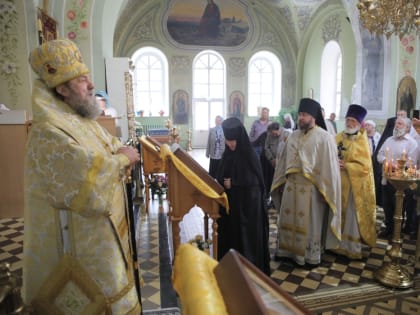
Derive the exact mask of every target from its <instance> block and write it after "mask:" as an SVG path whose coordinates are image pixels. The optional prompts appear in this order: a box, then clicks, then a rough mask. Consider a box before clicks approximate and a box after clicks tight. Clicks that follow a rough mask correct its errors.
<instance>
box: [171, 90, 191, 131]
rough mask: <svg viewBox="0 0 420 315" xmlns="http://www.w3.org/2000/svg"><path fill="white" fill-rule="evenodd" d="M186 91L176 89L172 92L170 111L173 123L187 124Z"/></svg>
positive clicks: (187, 106)
mask: <svg viewBox="0 0 420 315" xmlns="http://www.w3.org/2000/svg"><path fill="white" fill-rule="evenodd" d="M188 102H189V101H188V93H187V92H186V91H184V90H177V91H175V92H174V100H173V104H172V113H173V120H174V124H176V125H186V124H188V111H189V105H188V104H189V103H188Z"/></svg>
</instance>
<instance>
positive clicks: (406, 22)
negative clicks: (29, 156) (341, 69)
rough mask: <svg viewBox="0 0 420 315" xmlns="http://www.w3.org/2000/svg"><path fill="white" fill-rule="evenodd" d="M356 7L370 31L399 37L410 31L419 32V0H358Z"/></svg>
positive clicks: (363, 23)
mask: <svg viewBox="0 0 420 315" xmlns="http://www.w3.org/2000/svg"><path fill="white" fill-rule="evenodd" d="M357 8H358V9H359V12H360V15H359V16H360V20H361V22H362V25H363V26H364V27H365V28H367V29H368V30H369V31H370V32H371V33H376V34H378V35H382V34H383V35H385V36H386V37H387V38H389V37H390V36H391V35H392V34H395V35H398V36H399V37H400V39H401V38H402V37H403V36H404V35H405V34H409V33H411V32H416V34H420V0H359V3H358V4H357Z"/></svg>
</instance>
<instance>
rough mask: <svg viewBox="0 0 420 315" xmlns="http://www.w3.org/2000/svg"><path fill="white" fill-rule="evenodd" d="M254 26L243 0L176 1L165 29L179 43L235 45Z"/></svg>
mask: <svg viewBox="0 0 420 315" xmlns="http://www.w3.org/2000/svg"><path fill="white" fill-rule="evenodd" d="M251 26H252V24H251V23H250V18H249V16H248V15H247V13H246V10H245V7H244V5H243V4H242V1H233V0H224V1H206V2H204V1H197V0H174V1H172V2H171V3H170V7H169V9H168V12H167V14H166V25H164V29H166V30H167V32H168V34H169V36H170V38H171V39H172V40H174V41H175V42H177V43H178V44H182V45H197V46H223V47H234V46H239V45H241V44H243V43H244V42H245V41H246V40H247V38H248V36H249V34H250V33H251V31H252V30H251Z"/></svg>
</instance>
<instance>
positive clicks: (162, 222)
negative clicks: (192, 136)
mask: <svg viewBox="0 0 420 315" xmlns="http://www.w3.org/2000/svg"><path fill="white" fill-rule="evenodd" d="M204 162H205V160H204ZM136 213H137V216H136V217H137V222H136V227H137V242H138V253H139V263H140V268H141V273H142V278H143V280H144V285H143V287H142V304H143V308H144V310H153V309H159V308H162V309H163V308H172V307H177V306H178V300H177V297H176V294H175V292H174V291H173V289H172V285H171V265H172V258H173V257H172V254H171V253H172V248H171V237H170V230H171V229H170V222H168V217H167V204H166V201H165V200H164V201H163V203H162V205H160V204H159V202H158V201H157V200H152V201H151V206H150V212H149V214H147V215H146V214H145V213H144V211H142V210H141V209H138V208H137V209H136ZM202 216H203V214H202V212H201V210H200V209H199V208H193V209H192V210H191V211H190V213H189V214H188V215H187V216H185V217H184V220H183V221H182V222H181V242H186V241H187V240H188V239H191V238H193V237H194V236H195V235H196V234H203V232H202V229H203V228H202V226H203V224H202V222H203V221H202ZM380 216H381V213H380V212H378V226H379V225H380V222H381V217H380ZM275 222H276V212H275V211H274V209H273V210H270V250H271V253H272V256H273V254H274V250H275V248H274V247H275V246H274V244H275V240H276V233H277V229H276V224H275ZM210 225H211V224H210ZM415 243H416V241H414V240H410V239H408V238H406V237H405V238H404V240H403V257H402V258H401V263H402V264H404V265H407V267H408V269H409V271H410V272H411V274H412V275H413V277H414V279H415V285H414V288H413V289H408V290H399V289H389V288H386V287H384V286H382V285H380V284H379V283H378V282H377V281H376V280H375V279H374V277H373V273H374V271H375V270H377V269H378V268H379V267H380V266H381V265H382V263H383V262H384V261H387V260H389V258H388V257H387V256H386V255H385V253H386V250H387V248H389V245H388V242H387V241H386V240H383V239H378V241H377V246H376V247H375V248H373V249H368V248H366V249H365V250H364V255H363V259H360V260H349V259H346V258H344V257H342V256H338V255H335V254H334V253H329V252H327V253H325V255H324V256H323V261H322V263H321V265H320V266H319V267H316V268H312V269H310V268H301V267H296V266H295V265H294V264H293V263H292V262H290V261H280V262H279V261H275V260H272V261H271V268H272V275H271V278H272V279H273V280H274V281H275V282H276V283H278V284H279V286H280V287H281V288H283V289H284V290H286V291H287V292H289V293H291V294H292V295H294V296H295V297H296V298H297V299H298V300H300V301H301V302H302V303H304V304H305V305H306V306H307V307H308V308H309V309H311V310H313V311H314V313H316V314H420V293H419V292H420V277H419V271H420V266H418V265H417V266H415V261H414V260H415V250H416V245H415ZM22 245H23V219H22V218H18V219H0V263H4V262H8V263H9V264H10V265H11V269H12V271H14V272H15V273H16V274H17V275H18V276H21V274H22V256H23V254H22ZM340 292H342V293H341V294H342V295H341V296H340ZM402 293H403V294H402ZM359 295H365V296H367V295H368V296H370V297H375V296H377V298H376V300H377V303H369V305H366V304H367V303H364V304H363V303H362V304H361V302H360V300H363V299H361V298H360V297H359V298H358V299H357V301H356V300H355V301H354V303H353V304H354V305H353V306H351V307H347V306H345V307H344V306H341V305H344V303H348V302H349V301H350V300H351V297H355V299H356V297H358V296H359ZM332 296H335V300H336V301H339V302H340V303H342V304H340V303H338V302H337V303H336V304H337V305H336V307H335V310H333V309H332V306H331V303H332ZM397 297H398V298H397ZM384 299H386V301H384ZM333 300H334V299H333ZM376 300H375V301H376ZM333 304H334V303H333Z"/></svg>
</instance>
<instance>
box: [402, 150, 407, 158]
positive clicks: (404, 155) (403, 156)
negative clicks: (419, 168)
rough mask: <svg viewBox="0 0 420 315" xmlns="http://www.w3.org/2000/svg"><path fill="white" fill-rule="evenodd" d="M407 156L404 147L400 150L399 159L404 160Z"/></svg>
mask: <svg viewBox="0 0 420 315" xmlns="http://www.w3.org/2000/svg"><path fill="white" fill-rule="evenodd" d="M406 157H407V153H406V152H405V149H404V150H403V151H402V155H401V159H402V160H405V159H406Z"/></svg>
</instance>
